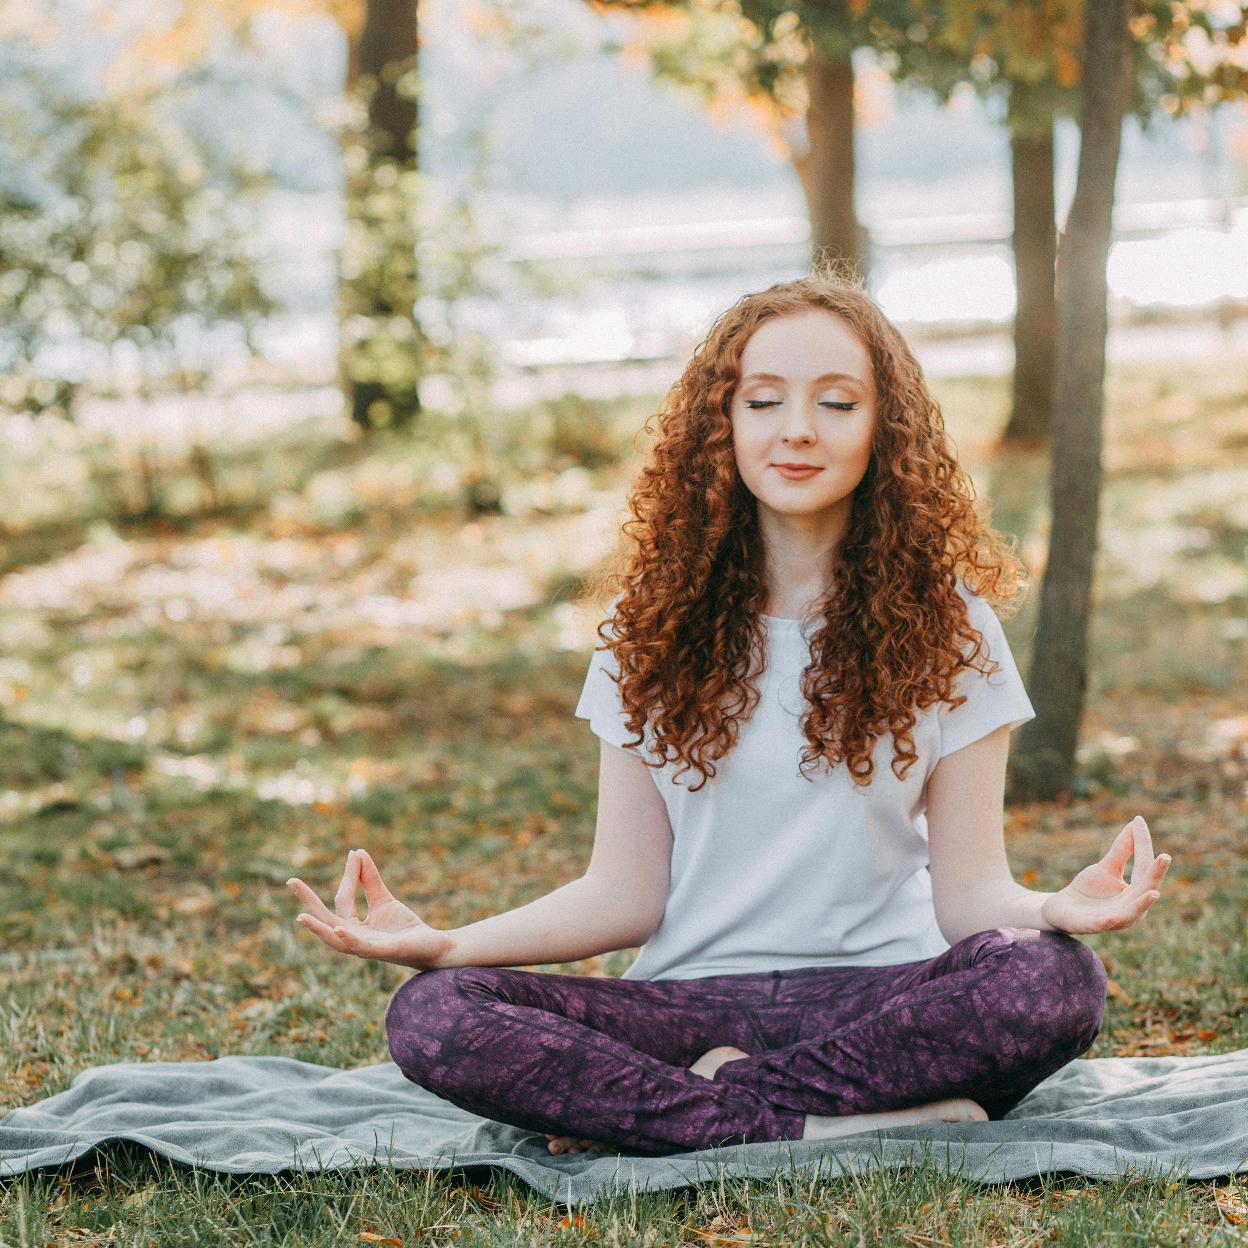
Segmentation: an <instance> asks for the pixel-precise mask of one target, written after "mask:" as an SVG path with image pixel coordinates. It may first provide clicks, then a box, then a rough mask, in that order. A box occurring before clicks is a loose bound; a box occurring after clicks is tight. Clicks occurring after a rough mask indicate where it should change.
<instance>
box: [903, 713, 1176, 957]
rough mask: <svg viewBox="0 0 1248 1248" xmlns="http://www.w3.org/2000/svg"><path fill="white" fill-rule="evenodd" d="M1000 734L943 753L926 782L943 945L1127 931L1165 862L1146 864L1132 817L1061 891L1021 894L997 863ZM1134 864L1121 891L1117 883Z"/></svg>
mask: <svg viewBox="0 0 1248 1248" xmlns="http://www.w3.org/2000/svg"><path fill="white" fill-rule="evenodd" d="M1009 748H1010V730H1009V726H1008V725H1002V726H1001V727H1000V728H998V729H996V731H995V732H990V733H988V735H987V736H984V737H981V738H980V739H979V740H978V741H972V742H971V744H970V745H966V746H963V747H962V749H960V750H955V751H954V752H953V753H952V754H947V755H946V756H945V757H944V758H942V759H941V760H940V762H939V763H937V764H936V769H935V770H934V771H933V772H932V774H931V776H930V777H929V778H928V801H927V833H928V850H929V855H930V870H931V875H932V900H933V902H934V904H935V907H936V921H937V923H938V924H939V926H940V930H941V933H942V935H943V936H944V938H945V939H946V940H947V941H948V942H949V943H950V944H951V945H953V944H957V942H958V941H959V940H963V939H965V937H967V936H970V935H972V934H974V933H975V932H983V931H987V930H988V929H989V928H993V927H1034V928H1039V929H1040V930H1041V931H1059V932H1072V933H1080V932H1104V931H1111V930H1114V929H1117V928H1123V927H1130V926H1131V924H1132V923H1134V922H1135V921H1136V920H1137V919H1138V918H1140V917H1141V916H1142V915H1143V914H1144V913H1145V912H1146V911H1147V910H1148V909H1149V907H1150V906H1152V905H1153V904H1154V902H1156V901H1157V900H1158V899H1159V898H1160V897H1161V892H1160V890H1159V888H1158V886H1159V885H1160V884H1161V881H1162V877H1163V876H1164V875H1165V874H1166V871H1167V870H1168V869H1169V866H1170V861H1171V859H1170V855H1169V854H1160V855H1157V856H1154V854H1153V843H1152V838H1151V836H1150V835H1149V830H1148V824H1147V823H1145V821H1144V819H1143V818H1142V817H1140V816H1138V815H1137V816H1136V818H1135V819H1133V820H1132V821H1131V822H1130V823H1128V824H1127V826H1126V827H1124V828H1123V829H1122V831H1121V832H1119V833H1118V835H1117V837H1115V838H1114V841H1113V843H1112V844H1111V845H1110V847H1109V849H1108V850H1107V851H1106V853H1105V855H1104V857H1102V858H1101V859H1099V860H1098V861H1097V862H1095V863H1092V864H1091V865H1090V866H1087V867H1084V869H1083V870H1082V871H1080V872H1079V874H1078V875H1076V876H1075V878H1074V879H1073V880H1071V882H1070V883H1069V884H1067V885H1066V887H1065V888H1063V889H1061V890H1060V891H1058V892H1056V893H1042V892H1037V891H1035V890H1034V889H1030V888H1024V887H1023V885H1021V884H1019V883H1018V882H1017V881H1016V880H1015V879H1014V877H1013V875H1012V874H1011V872H1010V865H1009V862H1008V861H1007V859H1006V854H1005V839H1004V829H1003V824H1004V802H1005V766H1006V760H1007V757H1008V754H1009ZM1132 855H1134V857H1135V863H1134V865H1133V867H1132V869H1131V882H1130V883H1127V881H1126V879H1125V878H1124V876H1123V871H1124V870H1125V868H1126V865H1127V862H1128V860H1129V859H1130V858H1131V857H1132Z"/></svg>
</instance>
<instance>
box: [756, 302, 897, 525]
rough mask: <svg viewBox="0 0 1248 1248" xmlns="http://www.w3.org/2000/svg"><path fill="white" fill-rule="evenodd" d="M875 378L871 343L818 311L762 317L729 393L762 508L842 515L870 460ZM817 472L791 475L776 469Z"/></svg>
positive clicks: (794, 513)
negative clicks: (807, 468) (786, 467)
mask: <svg viewBox="0 0 1248 1248" xmlns="http://www.w3.org/2000/svg"><path fill="white" fill-rule="evenodd" d="M875 403H876V396H875V381H874V377H873V375H872V369H871V361H870V358H869V357H868V355H867V349H866V347H865V346H864V344H863V342H862V340H861V339H860V338H859V337H858V335H857V334H856V333H855V332H854V331H853V330H852V329H850V327H849V326H848V325H847V324H846V322H845V321H844V320H842V319H841V318H840V317H839V316H837V315H836V314H835V313H833V312H827V311H825V310H823V309H822V308H811V309H809V310H808V311H804V312H799V313H794V314H793V315H791V316H776V317H772V318H771V319H770V320H767V321H764V322H763V323H762V324H761V325H760V326H759V327H758V329H756V330H755V331H754V333H753V335H751V337H750V339H749V341H748V342H747V343H746V344H745V350H744V352H743V353H742V356H741V381H740V383H739V384H738V386H737V389H736V393H735V394H734V395H733V398H732V438H733V449H734V451H735V454H736V460H737V470H738V471H739V472H740V473H741V479H742V480H743V481H744V482H745V484H746V486H747V487H748V488H749V490H750V492H751V493H752V494H753V495H754V496H755V498H757V499H758V502H759V507H760V508H769V509H770V510H772V511H773V512H776V513H779V514H781V515H785V516H798V515H801V516H808V515H818V514H820V513H825V512H826V513H828V514H829V515H836V514H838V512H845V511H847V509H848V507H849V505H850V504H849V501H848V500H849V497H850V495H851V494H852V493H853V491H854V488H855V487H856V486H857V484H858V482H859V481H861V480H862V478H863V476H864V474H865V473H866V471H867V466H868V464H869V463H870V460H871V440H872V434H873V432H874V429H875ZM782 464H810V465H813V466H814V467H815V468H816V469H817V470H818V471H815V472H811V473H808V474H806V475H804V476H786V475H785V473H783V472H781V471H780V469H779V467H778V465H782Z"/></svg>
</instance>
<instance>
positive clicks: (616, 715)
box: [573, 624, 640, 749]
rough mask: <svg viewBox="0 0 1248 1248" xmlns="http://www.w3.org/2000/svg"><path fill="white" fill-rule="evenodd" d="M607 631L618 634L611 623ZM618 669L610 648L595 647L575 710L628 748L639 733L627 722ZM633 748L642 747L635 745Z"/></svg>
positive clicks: (605, 737) (601, 732) (606, 736)
mask: <svg viewBox="0 0 1248 1248" xmlns="http://www.w3.org/2000/svg"><path fill="white" fill-rule="evenodd" d="M606 631H607V632H608V633H609V634H610V635H611V636H614V635H615V634H614V631H613V630H612V628H611V626H610V624H608V625H607V630H606ZM619 672H620V665H619V663H617V662H616V658H615V655H614V654H613V653H612V652H611V651H610V650H595V651H594V653H593V657H592V658H591V659H590V661H589V671H588V672H587V673H586V675H585V684H584V685H583V686H582V688H581V696H580V698H579V700H578V701H577V704H576V710H575V711H574V712H573V714H575V715H576V717H577V718H578V719H587V720H589V726H590V728H591V729H593V731H594V732H595V733H597V734H598V736H600V737H601V738H602V739H603V740H604V741H608V742H610V743H611V744H612V745H618V746H619V747H620V748H621V749H627V748H629V747H628V745H627V744H626V743H628V742H635V741H636V740H637V734H636V733H635V732H630V731H629V729H628V726H627V724H626V720H627V716H626V715H625V714H624V708H623V705H622V704H621V702H620V691H619V687H618V686H617V685H616V683H615V681H614V679H613V677H615V676H618V675H619ZM632 748H633V749H638V748H640V747H639V746H637V745H634V746H633V747H632Z"/></svg>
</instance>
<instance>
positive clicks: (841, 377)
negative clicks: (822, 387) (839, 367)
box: [741, 373, 866, 390]
mask: <svg viewBox="0 0 1248 1248" xmlns="http://www.w3.org/2000/svg"><path fill="white" fill-rule="evenodd" d="M741 380H742V381H743V382H746V381H784V380H785V379H784V378H783V377H781V376H780V375H779V374H778V373H750V374H749V375H748V376H745V377H742V378H741ZM821 381H852V382H853V383H854V385H856V386H861V387H862V388H863V389H864V390H865V389H866V385H865V384H864V383H863V382H862V381H860V380H859V379H858V378H857V377H855V376H854V375H853V374H852V373H822V374H821V375H820V376H818V377H816V378H815V383H816V384H817V383H819V382H821Z"/></svg>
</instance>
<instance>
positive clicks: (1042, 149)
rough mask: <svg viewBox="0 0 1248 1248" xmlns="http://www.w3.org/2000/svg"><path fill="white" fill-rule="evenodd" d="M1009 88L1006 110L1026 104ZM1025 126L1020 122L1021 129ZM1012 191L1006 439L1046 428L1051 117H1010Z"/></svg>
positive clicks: (1051, 304)
mask: <svg viewBox="0 0 1248 1248" xmlns="http://www.w3.org/2000/svg"><path fill="white" fill-rule="evenodd" d="M1023 90H1024V88H1023V87H1022V86H1021V85H1020V84H1017V83H1016V84H1015V85H1014V87H1013V88H1012V90H1011V92H1010V111H1011V113H1012V114H1016V113H1017V114H1022V113H1023V111H1024V110H1025V108H1026V103H1025V102H1024V101H1022V100H1020V99H1019V98H1018V97H1019V95H1020V94H1021V93H1022V92H1023ZM1020 127H1026V128H1020ZM1010 156H1011V169H1012V181H1013V195H1014V229H1013V236H1012V239H1011V244H1012V247H1013V251H1014V279H1015V287H1016V289H1017V292H1018V302H1017V308H1016V311H1015V314H1014V377H1013V396H1012V402H1011V407H1010V419H1009V422H1008V423H1007V424H1006V427H1005V432H1004V433H1003V434H1002V436H1001V441H1002V443H1004V444H1007V445H1013V446H1022V445H1027V446H1037V445H1042V444H1044V443H1047V441H1048V440H1049V438H1050V437H1051V436H1052V430H1053V374H1054V367H1055V363H1056V356H1057V300H1056V294H1055V280H1056V279H1055V270H1056V264H1057V227H1056V217H1057V210H1056V206H1055V202H1054V189H1053V119H1052V118H1051V117H1049V118H1047V119H1046V120H1044V121H1043V122H1041V123H1040V124H1039V125H1038V126H1037V125H1036V123H1035V122H1034V121H1033V122H1032V124H1031V125H1029V126H1028V125H1026V123H1025V122H1024V121H1023V120H1022V118H1021V116H1020V117H1019V120H1018V122H1017V123H1015V122H1014V121H1013V120H1011V127H1010Z"/></svg>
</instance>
